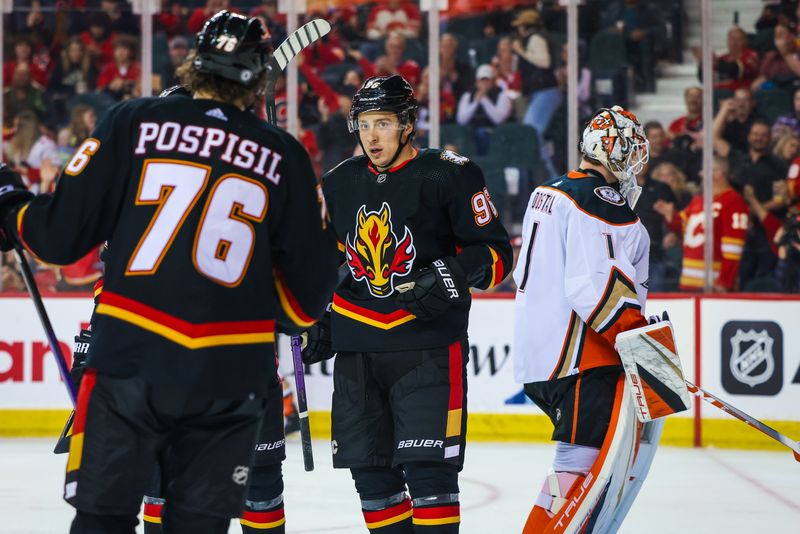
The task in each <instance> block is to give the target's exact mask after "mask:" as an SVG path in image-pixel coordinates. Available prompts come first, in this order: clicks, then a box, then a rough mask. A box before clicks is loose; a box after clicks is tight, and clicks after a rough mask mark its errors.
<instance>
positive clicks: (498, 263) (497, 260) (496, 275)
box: [489, 247, 505, 287]
mask: <svg viewBox="0 0 800 534" xmlns="http://www.w3.org/2000/svg"><path fill="white" fill-rule="evenodd" d="M489 253H490V254H491V255H492V281H491V282H490V283H489V287H494V286H496V285H497V284H499V283H500V282H502V281H503V275H504V274H505V272H504V271H505V265H503V258H501V257H500V254H498V253H497V252H495V250H494V249H493V248H492V247H489Z"/></svg>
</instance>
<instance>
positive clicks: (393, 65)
mask: <svg viewBox="0 0 800 534" xmlns="http://www.w3.org/2000/svg"><path fill="white" fill-rule="evenodd" d="M384 49H385V52H386V53H385V54H384V55H382V56H380V57H379V58H378V59H377V60H376V61H375V64H374V65H373V64H372V63H370V62H369V60H368V59H367V58H365V57H364V56H363V55H362V54H361V52H358V51H357V50H350V55H351V56H353V57H354V58H356V59H357V60H358V65H359V66H360V67H361V70H363V71H364V76H365V77H366V78H369V77H371V76H391V75H392V74H399V75H400V76H402V77H403V78H405V79H406V80H407V81H408V83H410V84H411V85H412V86H414V85H417V83H419V70H420V69H419V65H418V64H417V62H416V61H414V60H413V59H404V57H403V56H404V55H405V52H406V38H405V37H403V34H402V33H399V32H392V33H391V34H389V37H387V38H386V43H385V44H384Z"/></svg>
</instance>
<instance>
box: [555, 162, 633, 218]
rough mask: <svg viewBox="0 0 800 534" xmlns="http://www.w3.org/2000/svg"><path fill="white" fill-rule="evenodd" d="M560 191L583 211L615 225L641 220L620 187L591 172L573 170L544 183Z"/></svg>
mask: <svg viewBox="0 0 800 534" xmlns="http://www.w3.org/2000/svg"><path fill="white" fill-rule="evenodd" d="M540 187H541V188H543V189H554V190H556V191H560V192H561V193H562V194H564V195H565V196H566V197H568V198H569V200H570V201H571V202H572V204H574V205H575V207H576V208H578V209H579V210H580V211H582V212H583V213H585V214H587V215H589V216H590V217H594V218H596V219H600V220H601V221H603V222H605V223H608V224H613V225H627V224H633V223H635V222H636V221H638V220H639V218H638V217H637V216H636V214H635V213H634V212H633V210H632V209H631V208H630V207H629V206H628V203H627V202H626V201H625V197H623V196H622V195H621V194H620V193H619V191H617V190H616V189H614V188H613V187H611V186H610V185H608V184H607V183H606V182H605V180H603V179H602V178H599V177H597V176H593V175H591V174H588V175H587V174H583V173H580V172H577V171H570V172H568V173H567V174H564V175H562V176H559V177H558V178H556V179H554V180H550V181H549V182H547V183H545V184H543V185H542V186H540Z"/></svg>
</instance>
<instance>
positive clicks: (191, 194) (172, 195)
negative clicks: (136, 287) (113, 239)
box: [125, 159, 268, 287]
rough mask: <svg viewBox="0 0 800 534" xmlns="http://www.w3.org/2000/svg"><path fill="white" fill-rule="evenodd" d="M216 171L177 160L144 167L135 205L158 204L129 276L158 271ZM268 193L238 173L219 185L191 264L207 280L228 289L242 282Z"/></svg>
mask: <svg viewBox="0 0 800 534" xmlns="http://www.w3.org/2000/svg"><path fill="white" fill-rule="evenodd" d="M210 174H211V167H209V166H207V165H200V164H196V163H188V162H184V161H176V160H158V159H150V160H147V161H145V162H144V167H143V169H142V178H141V180H140V182H139V191H138V192H137V194H136V205H137V206H142V205H157V206H158V209H157V210H156V213H155V215H153V218H152V220H151V221H150V224H149V225H148V226H147V229H146V230H145V231H144V234H143V235H142V238H141V239H140V240H139V244H138V245H137V246H136V250H135V251H134V253H133V255H132V256H131V259H130V262H129V263H128V269H127V271H126V272H125V274H127V275H151V274H154V273H155V272H156V271H157V270H158V266H159V265H160V264H161V261H162V260H163V259H164V256H165V255H166V253H167V250H169V248H170V246H171V245H172V242H173V241H174V240H175V236H176V235H177V234H178V231H179V230H180V228H181V226H182V225H183V223H184V221H185V220H186V217H187V216H188V215H189V212H190V211H191V210H192V208H193V207H194V205H195V204H196V203H197V200H198V199H199V198H200V196H201V194H202V192H203V190H204V189H205V186H206V184H207V183H208V178H209V176H210ZM267 199H268V195H267V188H266V187H265V186H264V185H263V184H261V183H259V182H256V181H255V180H252V179H250V178H246V177H244V176H240V175H238V174H226V175H224V176H222V177H221V178H220V179H219V180H218V181H217V182H216V184H215V185H214V188H213V189H212V190H211V192H210V193H209V195H208V201H207V202H206V205H205V207H204V208H203V214H202V215H201V217H200V221H199V222H198V224H197V233H196V235H195V239H194V246H193V247H192V262H193V264H194V266H195V268H196V269H197V271H198V272H199V273H200V274H202V275H203V276H205V277H207V278H210V279H211V280H213V281H215V282H217V283H219V284H222V285H224V286H228V287H235V286H237V285H239V283H241V281H242V278H243V277H244V273H245V271H246V270H247V266H248V265H249V264H250V258H251V257H252V255H253V248H254V246H255V231H254V229H253V225H252V224H251V223H252V222H261V221H263V220H264V216H265V215H266V213H267Z"/></svg>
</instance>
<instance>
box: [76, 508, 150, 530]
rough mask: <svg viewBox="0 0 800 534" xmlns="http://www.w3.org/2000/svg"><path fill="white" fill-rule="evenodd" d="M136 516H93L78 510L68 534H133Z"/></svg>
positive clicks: (136, 522)
mask: <svg viewBox="0 0 800 534" xmlns="http://www.w3.org/2000/svg"><path fill="white" fill-rule="evenodd" d="M138 523H139V521H138V520H137V519H136V516H130V517H128V516H120V515H94V514H87V513H86V512H81V511H80V510H78V511H77V512H76V514H75V519H73V520H72V527H71V528H70V530H69V533H70V534H135V532H136V525H137V524H138Z"/></svg>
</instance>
